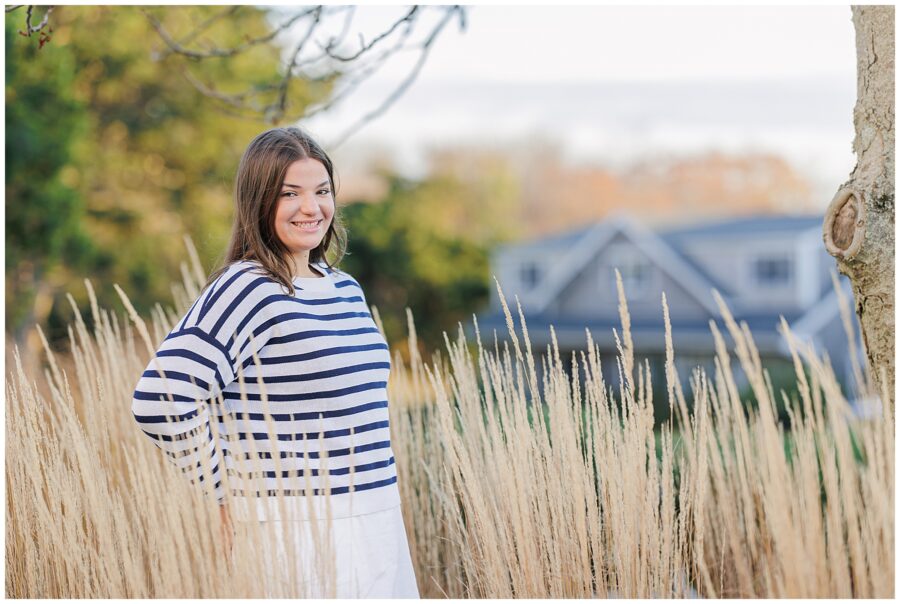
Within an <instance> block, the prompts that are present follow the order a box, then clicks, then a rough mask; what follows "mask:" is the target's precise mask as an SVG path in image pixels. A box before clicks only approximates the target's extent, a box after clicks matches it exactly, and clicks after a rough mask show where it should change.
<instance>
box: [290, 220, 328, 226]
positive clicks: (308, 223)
mask: <svg viewBox="0 0 900 604" xmlns="http://www.w3.org/2000/svg"><path fill="white" fill-rule="evenodd" d="M320 222H322V221H321V220H314V221H312V222H292V223H291V224H295V225H297V226H301V227H311V226H316V225H317V224H319V223H320Z"/></svg>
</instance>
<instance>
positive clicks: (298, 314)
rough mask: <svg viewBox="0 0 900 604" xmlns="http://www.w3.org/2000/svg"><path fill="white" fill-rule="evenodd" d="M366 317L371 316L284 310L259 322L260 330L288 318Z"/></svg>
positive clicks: (362, 313)
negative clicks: (284, 311) (318, 313)
mask: <svg viewBox="0 0 900 604" xmlns="http://www.w3.org/2000/svg"><path fill="white" fill-rule="evenodd" d="M357 317H360V318H366V317H371V315H369V314H368V313H364V312H339V313H333V314H330V315H317V314H314V313H308V312H286V313H281V314H279V315H278V316H277V317H272V318H271V319H268V320H266V321H264V322H263V323H261V324H260V332H262V331H265V330H266V329H268V328H269V327H271V326H272V325H275V324H277V323H281V322H283V321H287V320H290V319H311V320H313V321H340V320H341V319H354V318H357Z"/></svg>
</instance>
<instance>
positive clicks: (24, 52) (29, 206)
mask: <svg viewBox="0 0 900 604" xmlns="http://www.w3.org/2000/svg"><path fill="white" fill-rule="evenodd" d="M18 29H19V27H18V24H17V23H15V22H14V20H13V19H11V18H9V17H7V19H6V21H5V22H4V33H5V36H6V38H5V44H6V273H7V277H6V279H7V281H6V282H7V287H6V308H7V325H10V324H12V325H16V324H21V323H22V322H24V321H27V320H28V315H29V311H30V310H31V309H32V307H33V300H34V298H35V296H36V295H37V291H36V290H37V289H38V287H39V285H40V282H41V280H42V279H48V278H50V276H49V275H47V272H48V270H50V269H52V268H53V267H54V266H55V265H57V264H59V263H60V262H62V261H63V260H65V261H67V262H70V263H72V264H76V265H81V264H83V263H84V262H85V260H86V259H87V258H88V257H89V255H90V253H91V252H92V247H93V246H92V245H91V242H90V240H89V239H88V237H87V235H86V234H85V232H84V230H83V229H82V228H81V222H80V220H81V218H82V215H83V211H84V209H83V205H84V200H83V198H82V196H81V195H80V192H79V191H77V190H75V189H73V188H72V187H70V186H67V184H66V183H65V182H63V179H61V177H60V175H61V170H62V169H63V167H64V166H66V165H67V164H68V162H69V161H71V158H72V142H73V141H74V140H76V139H77V138H78V137H80V136H84V134H85V132H86V130H87V128H86V110H85V107H84V103H82V102H80V101H79V100H78V99H76V98H75V97H74V95H73V94H72V90H71V88H72V81H73V79H74V75H73V74H74V64H73V61H72V57H71V56H69V55H68V54H67V53H65V52H64V51H62V50H61V49H59V48H57V47H55V46H52V45H47V46H45V47H43V48H40V49H39V47H38V45H37V44H36V43H33V44H29V43H28V42H31V40H28V41H23V38H22V37H20V36H19V34H18V33H17V30H18ZM41 61H46V68H44V69H32V68H31V66H32V65H34V64H35V63H39V62H41Z"/></svg>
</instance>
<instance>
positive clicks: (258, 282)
mask: <svg viewBox="0 0 900 604" xmlns="http://www.w3.org/2000/svg"><path fill="white" fill-rule="evenodd" d="M248 270H249V269H248ZM269 282H270V280H269V278H268V277H257V278H256V279H254V280H253V281H251V282H250V283H248V284H247V286H246V287H245V288H244V289H242V290H241V293H239V294H238V295H236V296H235V297H234V299H233V300H232V301H231V302H230V303H229V304H228V307H227V308H226V309H225V310H224V311H222V314H221V315H220V316H219V320H218V321H216V324H215V325H213V328H212V329H210V330H209V333H211V334H212V336H213V337H216V336H217V335H218V334H219V330H221V329H222V326H223V325H225V322H226V321H227V320H228V319H229V318H230V317H231V315H232V314H234V309H235V308H237V307H238V306H240V304H241V302H243V301H244V299H245V298H247V297H248V296H249V295H250V292H252V291H253V290H254V289H256V288H257V287H263V286H264V285H265V284H266V283H269ZM254 316H255V314H254V313H247V315H246V316H245V317H244V318H243V320H242V321H241V322H240V324H238V327H237V329H235V333H241V331H242V330H243V329H244V326H245V325H246V324H247V323H249V322H250V320H251V319H253V317H254ZM232 335H233V334H232Z"/></svg>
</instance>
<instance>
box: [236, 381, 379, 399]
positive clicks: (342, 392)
mask: <svg viewBox="0 0 900 604" xmlns="http://www.w3.org/2000/svg"><path fill="white" fill-rule="evenodd" d="M379 388H387V382H366V383H365V384H356V385H354V386H347V387H346V388H336V389H334V390H321V391H319V392H292V393H290V394H267V395H266V399H267V400H268V401H269V402H274V403H290V402H295V401H311V400H315V399H320V398H338V397H341V396H347V395H348V394H355V393H357V392H366V391H367V390H378V389H379ZM244 396H246V397H247V400H248V401H261V400H263V396H262V394H256V393H253V392H247V393H245V395H244ZM223 397H224V398H225V400H227V401H239V400H241V393H240V392H224V393H223Z"/></svg>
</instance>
